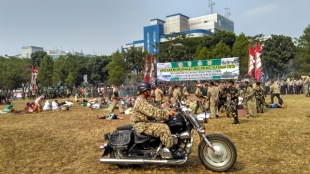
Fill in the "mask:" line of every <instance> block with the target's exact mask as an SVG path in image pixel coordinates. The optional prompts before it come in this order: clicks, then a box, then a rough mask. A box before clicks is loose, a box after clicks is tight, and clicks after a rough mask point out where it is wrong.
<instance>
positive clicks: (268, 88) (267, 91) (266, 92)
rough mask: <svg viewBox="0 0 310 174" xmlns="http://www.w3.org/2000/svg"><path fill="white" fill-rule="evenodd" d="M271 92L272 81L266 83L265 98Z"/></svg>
mask: <svg viewBox="0 0 310 174" xmlns="http://www.w3.org/2000/svg"><path fill="white" fill-rule="evenodd" d="M269 92H270V81H269V80H268V81H266V83H265V96H267V94H268V93H269Z"/></svg>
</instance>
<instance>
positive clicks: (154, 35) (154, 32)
mask: <svg viewBox="0 0 310 174" xmlns="http://www.w3.org/2000/svg"><path fill="white" fill-rule="evenodd" d="M153 39H154V42H156V31H153Z"/></svg>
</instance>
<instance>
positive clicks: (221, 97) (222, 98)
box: [218, 85, 229, 117]
mask: <svg viewBox="0 0 310 174" xmlns="http://www.w3.org/2000/svg"><path fill="white" fill-rule="evenodd" d="M226 101H227V92H226V90H225V86H224V85H221V86H220V92H219V102H218V110H220V109H221V107H222V106H223V107H224V108H225V109H226V104H225V103H226ZM226 111H227V113H226V114H227V117H229V112H228V110H227V109H226Z"/></svg>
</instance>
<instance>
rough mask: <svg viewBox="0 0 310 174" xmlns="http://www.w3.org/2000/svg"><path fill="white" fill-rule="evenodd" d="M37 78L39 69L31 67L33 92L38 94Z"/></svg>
mask: <svg viewBox="0 0 310 174" xmlns="http://www.w3.org/2000/svg"><path fill="white" fill-rule="evenodd" d="M37 77H38V69H37V68H35V67H34V66H32V67H31V87H32V92H33V93H36V92H37Z"/></svg>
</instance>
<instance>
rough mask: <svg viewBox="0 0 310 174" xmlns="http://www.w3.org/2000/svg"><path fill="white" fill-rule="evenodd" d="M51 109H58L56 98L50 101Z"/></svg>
mask: <svg viewBox="0 0 310 174" xmlns="http://www.w3.org/2000/svg"><path fill="white" fill-rule="evenodd" d="M52 110H53V111H57V110H58V102H57V100H54V101H53V102H52Z"/></svg>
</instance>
